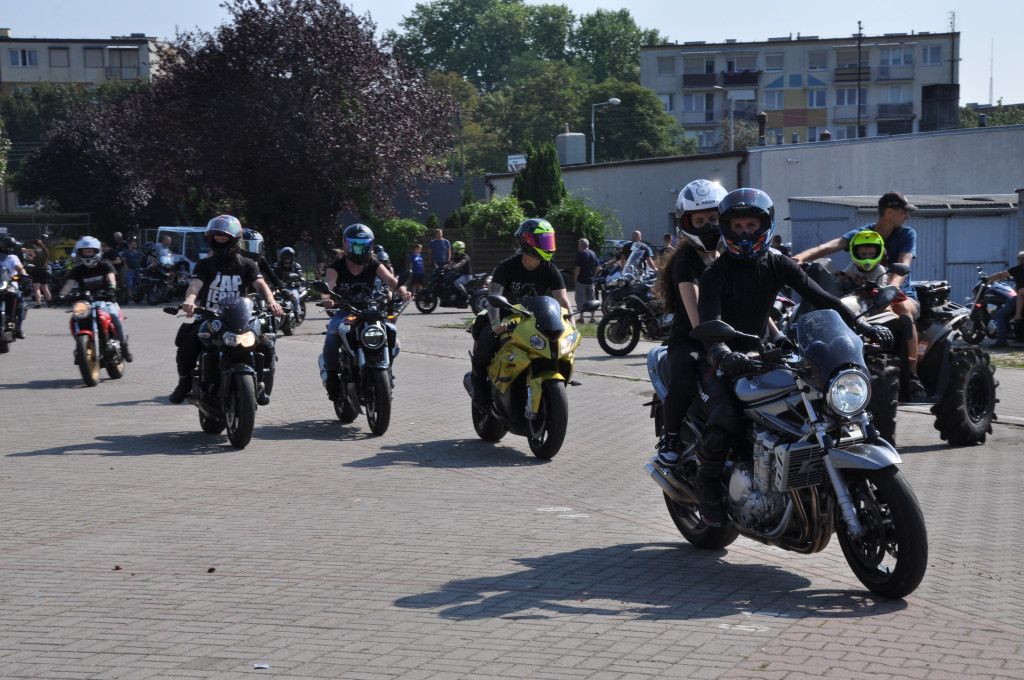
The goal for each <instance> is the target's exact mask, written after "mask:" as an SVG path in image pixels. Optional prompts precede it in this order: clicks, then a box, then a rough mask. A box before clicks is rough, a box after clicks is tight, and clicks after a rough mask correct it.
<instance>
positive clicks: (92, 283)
mask: <svg viewBox="0 0 1024 680" xmlns="http://www.w3.org/2000/svg"><path fill="white" fill-rule="evenodd" d="M73 253H74V258H75V266H74V267H72V268H71V271H70V272H68V276H67V278H66V279H65V280H64V285H63V286H62V287H61V289H60V292H59V293H57V297H58V298H63V297H64V296H66V295H67V294H68V293H70V292H71V288H72V287H73V286H74V285H75V284H76V283H77V284H78V290H80V291H89V292H96V291H106V292H107V293H108V294H109V296H110V299H109V300H97V301H96V305H97V306H98V307H100V308H101V309H103V311H105V312H106V313H107V314H109V315H110V322H111V323H112V324H113V325H114V332H116V333H117V339H118V340H120V341H121V349H122V356H123V357H124V360H125V361H128V362H131V360H132V353H131V352H130V351H128V336H127V335H126V334H125V332H124V320H123V319H122V318H121V308H120V307H118V305H117V302H116V299H117V272H116V271H115V270H114V265H113V264H111V261H110V260H109V259H106V258H104V257H103V252H102V249H101V247H100V242H99V241H98V240H97V239H95V238H93V237H92V236H83V237H82V238H80V239H78V242H77V243H75V250H74V251H73Z"/></svg>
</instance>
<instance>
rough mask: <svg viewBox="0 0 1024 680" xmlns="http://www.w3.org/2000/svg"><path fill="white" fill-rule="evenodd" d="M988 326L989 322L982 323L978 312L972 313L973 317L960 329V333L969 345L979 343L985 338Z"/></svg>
mask: <svg viewBox="0 0 1024 680" xmlns="http://www.w3.org/2000/svg"><path fill="white" fill-rule="evenodd" d="M986 326H987V324H985V323H982V321H981V319H979V318H978V315H977V314H971V318H970V319H968V320H967V323H965V324H964V326H963V328H961V329H960V334H961V335H962V336H963V338H964V342H966V343H967V344H968V345H977V344H979V343H980V342H981V341H982V340H984V339H985V334H986V333H985V330H986Z"/></svg>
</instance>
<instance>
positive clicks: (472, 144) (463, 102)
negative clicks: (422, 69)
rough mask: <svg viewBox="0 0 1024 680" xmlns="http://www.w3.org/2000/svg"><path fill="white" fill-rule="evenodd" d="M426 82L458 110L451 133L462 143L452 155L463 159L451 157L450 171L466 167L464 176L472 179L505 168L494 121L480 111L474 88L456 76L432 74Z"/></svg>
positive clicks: (477, 96)
mask: <svg viewBox="0 0 1024 680" xmlns="http://www.w3.org/2000/svg"><path fill="white" fill-rule="evenodd" d="M427 79H428V80H429V82H430V84H431V86H432V87H433V88H434V89H435V90H437V91H439V92H442V93H444V94H446V95H447V96H450V97H451V98H452V101H453V102H454V104H455V106H456V107H457V108H458V112H459V113H458V115H457V116H456V118H455V123H456V124H457V125H456V126H455V127H454V130H455V133H456V134H457V135H460V136H461V140H462V143H461V144H459V145H458V146H457V147H456V148H455V151H454V153H455V154H457V153H458V152H460V151H461V152H462V153H463V155H462V156H457V155H453V158H452V163H453V167H455V168H458V169H459V170H461V168H462V165H463V163H465V167H466V175H467V176H471V177H472V176H479V175H482V174H484V173H485V172H494V171H496V170H498V169H502V168H504V167H505V154H506V151H505V149H504V147H503V145H502V143H501V140H500V136H499V135H498V132H497V131H496V129H495V123H494V120H493V119H492V118H491V117H490V116H488V115H484V114H483V113H482V111H481V107H482V104H483V98H482V97H481V95H480V92H479V91H478V90H477V89H476V87H475V86H474V85H473V84H472V83H470V82H469V81H468V80H466V79H465V78H463V77H462V76H460V75H459V74H457V73H438V72H437V71H431V72H429V73H428V74H427ZM452 174H453V175H456V174H459V172H458V171H455V172H453V173H452Z"/></svg>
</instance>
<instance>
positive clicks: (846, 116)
mask: <svg viewBox="0 0 1024 680" xmlns="http://www.w3.org/2000/svg"><path fill="white" fill-rule="evenodd" d="M859 108H860V118H861V120H865V119H867V117H868V107H867V104H861V105H860V107H859ZM857 109H858V107H857V105H856V104H853V105H851V106H833V107H832V120H834V121H836V122H839V121H856V120H857Z"/></svg>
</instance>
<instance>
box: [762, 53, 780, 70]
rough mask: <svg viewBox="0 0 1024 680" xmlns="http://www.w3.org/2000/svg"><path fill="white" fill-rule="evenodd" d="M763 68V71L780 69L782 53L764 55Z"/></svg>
mask: <svg viewBox="0 0 1024 680" xmlns="http://www.w3.org/2000/svg"><path fill="white" fill-rule="evenodd" d="M764 70H765V71H781V70H782V53H781V52H779V53H778V54H766V55H764Z"/></svg>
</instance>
